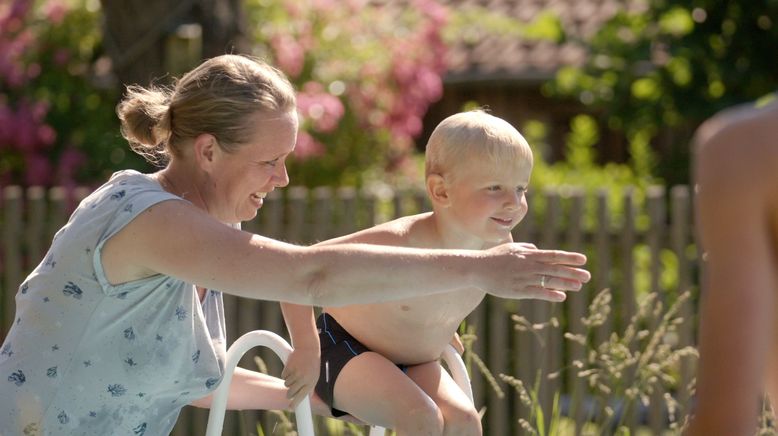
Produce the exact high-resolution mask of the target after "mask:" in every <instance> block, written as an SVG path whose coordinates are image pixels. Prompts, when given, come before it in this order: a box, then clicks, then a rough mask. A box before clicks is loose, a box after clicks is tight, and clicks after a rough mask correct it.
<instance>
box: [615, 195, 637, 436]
mask: <svg viewBox="0 0 778 436" xmlns="http://www.w3.org/2000/svg"><path fill="white" fill-rule="evenodd" d="M623 208H624V222H623V224H622V228H621V240H620V247H619V248H620V251H621V256H620V257H621V259H620V260H621V277H622V281H621V287H620V288H619V289H618V292H614V297H616V298H617V300H616V301H619V304H618V307H619V313H620V315H621V317H620V320H619V323H620V325H621V327H620V331H624V329H625V328H626V326H627V325H628V323H629V322H630V319H631V318H632V316H633V315H634V314H635V304H636V303H635V262H634V255H633V250H634V248H635V241H636V239H637V237H636V230H635V191H634V189H633V188H632V187H627V188H626V189H625V190H624V204H623ZM636 345H637V344H636V343H635V342H632V343H631V344H630V350H631V351H632V352H635V351H636V350H637V347H636ZM633 369H634V368H633ZM623 377H624V384H625V385H627V386H629V385H631V384H632V383H633V381H634V380H635V377H636V374H635V373H634V371H631V372H625V373H624V375H623ZM622 400H624V401H625V403H624V404H623V407H622V409H621V413H623V414H624V415H623V417H622V423H623V425H624V426H626V427H627V428H629V429H634V428H635V427H636V426H637V416H638V414H637V407H638V404H639V399H637V398H635V399H632V400H631V401H630V400H629V399H626V398H624V399H622ZM617 412H618V411H617Z"/></svg>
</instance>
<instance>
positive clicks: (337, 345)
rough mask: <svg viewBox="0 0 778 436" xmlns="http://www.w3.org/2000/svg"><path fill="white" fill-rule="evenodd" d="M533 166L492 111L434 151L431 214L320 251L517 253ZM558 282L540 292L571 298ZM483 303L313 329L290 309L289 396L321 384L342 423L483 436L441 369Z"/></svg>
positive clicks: (401, 310) (432, 301) (463, 299)
mask: <svg viewBox="0 0 778 436" xmlns="http://www.w3.org/2000/svg"><path fill="white" fill-rule="evenodd" d="M532 164H533V159H532V151H531V150H530V147H529V145H528V144H527V141H526V140H525V139H524V138H523V137H522V136H521V134H519V132H518V131H516V129H515V128H513V127H512V126H511V125H510V124H508V123H507V122H505V121H504V120H502V119H500V118H497V117H494V116H492V115H489V114H487V113H485V112H483V111H472V112H464V113H458V114H456V115H453V116H450V117H448V118H447V119H445V120H443V121H442V122H441V123H440V124H439V125H438V126H437V128H436V129H435V131H434V132H433V133H432V136H431V137H430V139H429V143H428V144H427V151H426V190H427V195H428V196H429V199H430V201H431V204H432V212H429V213H422V214H418V215H413V216H407V217H402V218H399V219H396V220H394V221H391V222H388V223H384V224H381V225H378V226H375V227H373V228H370V229H367V230H363V231H360V232H357V233H355V234H352V235H348V236H344V237H341V238H336V239H333V240H330V241H326V242H323V243H322V244H345V243H367V244H378V245H399V246H407V247H419V248H422V247H427V248H433V247H434V248H457V249H472V250H482V249H486V248H490V247H493V246H496V245H498V244H502V243H505V242H509V241H511V240H512V238H511V229H513V227H515V226H516V224H518V223H519V221H521V220H522V218H524V215H525V214H526V213H527V201H526V198H525V196H524V193H525V192H526V190H527V185H528V184H529V179H530V173H531V171H532ZM394 273H395V274H402V273H403V272H402V271H401V270H398V271H395V272H394ZM558 280H562V279H559V278H555V279H554V280H553V281H554V282H556V281H558ZM551 281H552V280H549V279H547V278H546V277H544V276H539V277H538V286H540V287H545V288H551V287H554V286H562V284H561V283H554V284H552V283H550V282H551ZM567 285H569V283H568V284H567ZM577 287H580V282H579V283H578V284H577ZM484 295H485V294H484V292H483V291H481V290H479V289H462V290H459V291H456V292H451V293H447V294H438V295H434V296H428V297H420V298H414V299H408V300H402V301H397V302H392V303H381V304H365V305H352V306H346V307H325V308H324V309H323V313H322V315H321V316H320V317H319V319H318V320H317V321H316V327H314V324H313V322H314V321H313V311H312V308H310V307H306V306H296V305H292V304H282V310H283V312H284V317H285V319H286V323H287V327H288V329H289V331H290V335H291V336H292V342H293V344H294V347H295V352H294V353H293V355H292V357H291V358H290V360H289V362H288V363H287V366H286V368H285V369H284V373H283V374H282V376H283V377H284V378H285V379H286V385H287V386H288V387H289V390H290V392H289V395H290V396H292V395H295V393H296V392H299V391H301V390H304V389H305V387H306V386H308V389H310V385H311V384H312V383H314V382H315V380H316V377H317V376H318V377H319V378H318V383H317V385H316V393H317V394H318V395H319V396H320V397H321V398H322V399H323V400H324V401H325V402H326V403H327V404H329V405H330V406H331V407H332V412H333V414H334V415H335V416H338V415H342V414H346V413H347V414H351V415H352V416H354V417H356V418H358V419H360V420H362V421H365V422H368V423H371V424H375V425H380V426H383V427H387V428H393V429H395V431H396V432H397V434H398V435H422V434H443V433H444V431H445V433H446V434H467V435H480V434H481V423H480V419H479V416H478V413H477V411H476V410H475V408H474V407H473V405H472V404H470V402H469V400H468V398H467V397H466V396H465V394H464V393H463V392H462V391H461V390H460V389H459V387H458V386H457V385H456V384H455V382H454V381H453V380H452V379H451V377H450V376H449V375H448V373H447V372H446V371H445V370H443V369H442V368H441V366H440V364H439V363H438V358H439V357H440V356H441V354H442V353H443V350H444V348H445V347H446V346H448V344H449V343H450V342H452V337H455V333H456V330H457V328H458V327H459V325H460V323H461V322H462V320H463V319H464V318H465V317H466V316H467V315H468V314H469V313H470V312H471V311H472V310H473V309H474V308H475V307H476V306H478V304H479V303H480V302H481V300H482V299H483V297H484ZM317 330H318V332H317ZM317 333H318V335H317ZM317 337H318V340H317ZM319 343H320V344H321V364H320V365H319V359H318V357H319V355H318V352H319ZM317 366H320V368H319V367H317Z"/></svg>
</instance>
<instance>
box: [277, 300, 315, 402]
mask: <svg viewBox="0 0 778 436" xmlns="http://www.w3.org/2000/svg"><path fill="white" fill-rule="evenodd" d="M281 312H282V313H283V315H284V321H285V322H286V328H287V330H288V331H289V336H290V337H291V338H292V348H293V350H292V354H290V355H289V359H288V360H287V361H286V365H284V370H283V372H282V373H281V377H282V378H283V379H284V385H286V387H287V389H288V391H287V394H286V396H287V397H288V398H289V399H290V400H291V404H292V406H291V407H292V408H294V407H297V405H298V404H299V403H300V401H302V400H303V399H304V398H305V396H306V395H309V394H310V393H311V392H313V389H314V388H315V387H316V382H317V381H318V380H319V371H320V367H319V366H320V363H319V361H320V358H321V350H320V348H319V333H318V331H317V330H316V320H315V318H314V313H313V307H311V306H302V305H299V304H291V303H281Z"/></svg>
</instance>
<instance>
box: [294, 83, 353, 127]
mask: <svg viewBox="0 0 778 436" xmlns="http://www.w3.org/2000/svg"><path fill="white" fill-rule="evenodd" d="M297 107H298V109H299V111H300V113H301V114H302V115H303V117H305V118H308V119H310V120H312V121H313V126H314V128H315V129H316V130H318V131H320V132H323V133H328V132H332V131H333V130H335V129H336V128H337V127H338V122H340V119H341V118H342V117H343V114H344V113H345V111H346V109H345V107H343V103H342V102H341V101H340V99H339V98H337V97H335V96H334V95H332V94H329V93H327V92H325V91H324V85H322V84H321V83H318V82H308V83H306V84H305V85H303V91H302V92H300V93H299V94H298V95H297Z"/></svg>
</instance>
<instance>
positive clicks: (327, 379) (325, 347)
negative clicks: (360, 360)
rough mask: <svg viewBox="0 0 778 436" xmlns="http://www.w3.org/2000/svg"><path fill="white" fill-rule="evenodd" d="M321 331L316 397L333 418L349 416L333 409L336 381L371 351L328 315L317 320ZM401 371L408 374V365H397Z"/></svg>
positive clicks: (324, 314)
mask: <svg viewBox="0 0 778 436" xmlns="http://www.w3.org/2000/svg"><path fill="white" fill-rule="evenodd" d="M316 327H317V328H318V329H319V343H320V344H321V372H320V373H319V381H318V382H317V383H316V395H318V396H319V398H321V399H322V400H323V401H324V403H326V404H327V405H328V406H330V410H331V412H332V416H335V417H337V416H343V415H348V412H344V411H342V410H338V409H335V408H334V407H332V404H333V401H334V399H333V397H334V391H335V381H336V380H337V379H338V375H339V374H340V371H342V370H343V367H345V366H346V364H347V363H348V362H349V361H350V360H351V359H353V358H354V357H356V356H359V355H360V354H362V353H364V352H366V351H370V349H369V348H367V347H365V346H364V345H362V344H361V343H360V342H359V341H357V340H356V339H354V337H353V336H351V335H350V334H349V332H347V331H346V329H344V328H343V327H342V326H341V325H340V324H338V322H337V321H335V318H333V317H332V316H330V315H329V314H328V313H322V314H321V315H320V316H319V318H318V319H317V320H316ZM397 367H398V368H400V370H402V371H403V372H406V370H407V369H408V366H407V365H397Z"/></svg>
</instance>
